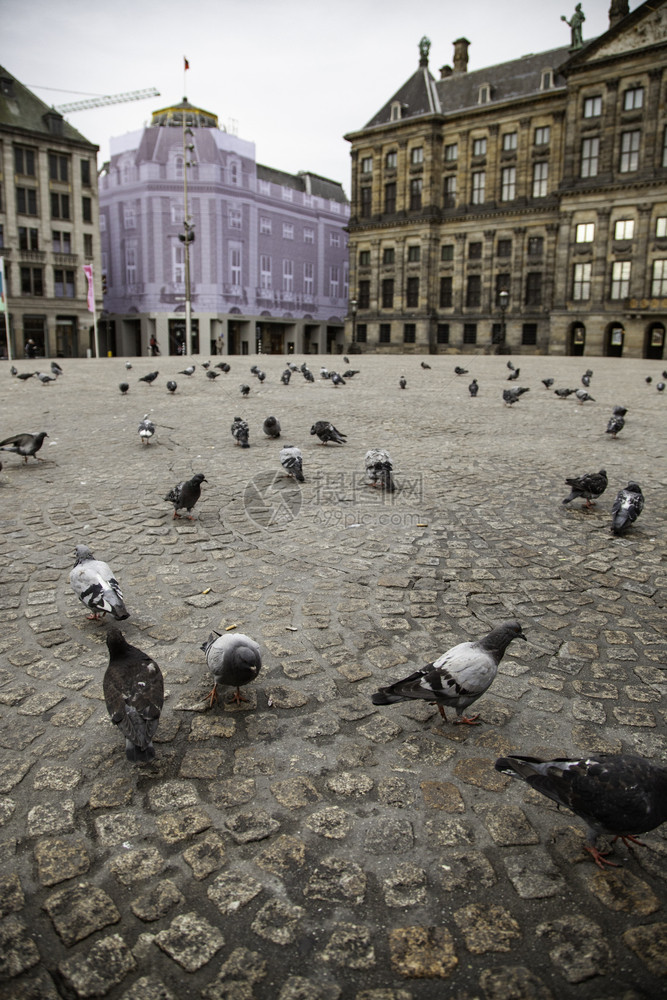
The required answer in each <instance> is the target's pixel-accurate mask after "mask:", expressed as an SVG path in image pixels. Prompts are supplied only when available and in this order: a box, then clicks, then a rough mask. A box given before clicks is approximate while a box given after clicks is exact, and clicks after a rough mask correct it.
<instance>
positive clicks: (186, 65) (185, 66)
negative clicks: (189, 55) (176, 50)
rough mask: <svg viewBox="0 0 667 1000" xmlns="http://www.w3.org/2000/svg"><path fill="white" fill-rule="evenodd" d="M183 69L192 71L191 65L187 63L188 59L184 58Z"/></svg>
mask: <svg viewBox="0 0 667 1000" xmlns="http://www.w3.org/2000/svg"><path fill="white" fill-rule="evenodd" d="M183 69H184V70H186V69H190V63H189V62H188V61H187V59H186V58H185V56H183Z"/></svg>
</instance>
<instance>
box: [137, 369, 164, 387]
mask: <svg viewBox="0 0 667 1000" xmlns="http://www.w3.org/2000/svg"><path fill="white" fill-rule="evenodd" d="M159 374H160V373H159V372H149V373H148V375H142V376H141V378H140V379H139V381H140V382H146V383H147V384H148V385H151V384H152V383H153V382H154V381H155V379H156V378H157V377H158V375H159Z"/></svg>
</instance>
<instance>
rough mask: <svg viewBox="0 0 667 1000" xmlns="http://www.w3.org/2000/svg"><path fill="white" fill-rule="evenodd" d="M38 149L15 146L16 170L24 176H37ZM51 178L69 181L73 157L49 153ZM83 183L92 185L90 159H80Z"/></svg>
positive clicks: (86, 185)
mask: <svg viewBox="0 0 667 1000" xmlns="http://www.w3.org/2000/svg"><path fill="white" fill-rule="evenodd" d="M37 158H38V150H37V149H36V148H34V147H32V146H14V172H15V173H17V174H20V175H21V176H22V177H36V176H37ZM48 159H49V179H50V180H52V181H62V182H63V183H65V184H68V183H69V180H70V173H71V157H69V156H65V155H63V154H62V153H49V154H48ZM79 164H80V171H81V183H82V185H83V186H84V187H90V178H91V169H90V160H79Z"/></svg>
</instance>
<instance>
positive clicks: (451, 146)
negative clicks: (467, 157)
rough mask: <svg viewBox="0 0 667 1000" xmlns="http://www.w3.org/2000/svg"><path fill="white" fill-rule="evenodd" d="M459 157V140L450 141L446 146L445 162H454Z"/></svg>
mask: <svg viewBox="0 0 667 1000" xmlns="http://www.w3.org/2000/svg"><path fill="white" fill-rule="evenodd" d="M458 158H459V144H458V142H449V143H447V145H446V146H445V163H454V162H455V161H456V160H458Z"/></svg>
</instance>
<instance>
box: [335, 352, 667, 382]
mask: <svg viewBox="0 0 667 1000" xmlns="http://www.w3.org/2000/svg"><path fill="white" fill-rule="evenodd" d="M349 363H350V359H349V358H348V356H347V355H346V354H344V355H343V364H346V365H349ZM665 377H666V378H667V376H665Z"/></svg>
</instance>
